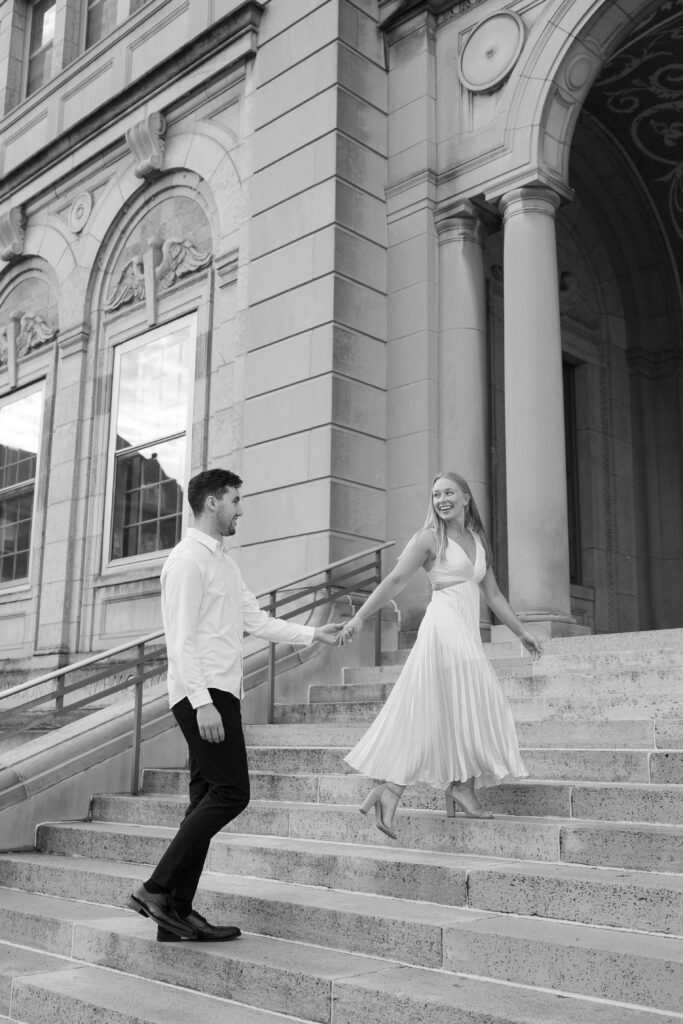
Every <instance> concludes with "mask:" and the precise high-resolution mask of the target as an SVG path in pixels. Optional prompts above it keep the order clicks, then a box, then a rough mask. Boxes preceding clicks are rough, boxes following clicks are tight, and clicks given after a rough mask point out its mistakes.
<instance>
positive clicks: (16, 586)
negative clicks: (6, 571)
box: [0, 379, 46, 597]
mask: <svg viewBox="0 0 683 1024" xmlns="http://www.w3.org/2000/svg"><path fill="white" fill-rule="evenodd" d="M32 394H40V396H41V402H40V416H39V420H38V451H37V453H36V471H35V474H34V476H33V505H32V508H31V538H30V543H29V551H28V564H27V566H26V575H25V576H22V577H21V578H20V579H16V580H8V581H7V582H5V583H3V582H2V580H0V596H2V597H4V596H5V595H6V594H14V593H17V592H19V591H24V590H30V588H31V579H32V570H33V557H34V550H35V530H36V527H37V526H40V523H38V522H37V519H38V517H37V514H36V512H37V500H38V487H39V484H40V474H41V468H42V459H43V450H44V447H45V444H44V441H45V439H44V437H43V427H44V424H45V396H46V390H45V380H44V379H42V380H39V381H35V382H34V383H32V384H28V385H26V387H21V388H17V389H16V390H15V391H11V392H9V393H8V394H5V395H0V408H5V407H6V406H8V405H11V404H12V403H14V402H20V401H22V399H24V398H28V396H29V395H32ZM14 489H15V488H14V487H7V488H2V489H0V496H2V495H3V494H4V493H7V492H11V491H12V490H14Z"/></svg>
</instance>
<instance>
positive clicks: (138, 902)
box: [127, 885, 199, 939]
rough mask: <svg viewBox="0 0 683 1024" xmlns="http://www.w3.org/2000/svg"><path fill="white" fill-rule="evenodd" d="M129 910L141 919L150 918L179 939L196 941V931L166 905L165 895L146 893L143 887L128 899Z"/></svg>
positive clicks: (166, 897)
mask: <svg viewBox="0 0 683 1024" xmlns="http://www.w3.org/2000/svg"><path fill="white" fill-rule="evenodd" d="M127 905H128V906H129V907H130V909H131V910H137V912H138V914H142V916H143V917H151V918H152V920H153V921H156V922H157V924H158V925H159V927H160V928H163V929H164V930H165V931H167V932H170V933H172V934H173V935H175V936H177V938H179V939H197V938H199V936H198V935H197V929H196V928H195V927H194V925H192V924H191V923H190V922H189V921H188V920H184V919H183V918H182V917H180V915H179V914H178V913H177V912H176V911H175V910H174V909H173V908H172V907H169V905H168V896H167V895H166V894H165V893H156V892H148V891H147V889H145V887H144V885H141V886H140V888H139V889H136V890H135V892H134V893H132V894H131V896H130V897H129V899H128V904H127Z"/></svg>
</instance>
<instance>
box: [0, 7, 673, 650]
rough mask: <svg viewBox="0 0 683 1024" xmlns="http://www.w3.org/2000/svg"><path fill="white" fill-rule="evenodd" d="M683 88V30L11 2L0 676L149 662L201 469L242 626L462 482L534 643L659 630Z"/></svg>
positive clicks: (411, 521)
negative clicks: (167, 569)
mask: <svg viewBox="0 0 683 1024" xmlns="http://www.w3.org/2000/svg"><path fill="white" fill-rule="evenodd" d="M682 68H683V0H667V2H661V0H458V2H453V0H450V2H444V0H2V2H1V3H0V658H1V659H5V660H8V661H9V660H12V659H24V660H25V659H32V663H33V664H41V665H45V666H46V667H47V666H51V665H53V664H57V663H58V662H60V661H61V660H64V659H66V658H72V657H74V655H75V654H76V653H78V652H86V651H90V650H102V649H106V648H107V647H111V646H113V645H115V644H117V643H119V642H121V641H122V640H125V639H128V638H131V637H134V636H136V635H138V634H141V633H145V632H148V631H150V630H152V629H155V628H156V627H157V626H158V625H159V603H158V591H159V572H160V567H161V564H162V562H163V559H164V557H165V555H166V553H167V551H168V549H169V548H170V547H172V546H173V544H174V543H175V542H176V540H177V539H178V537H179V536H180V535H181V533H182V531H183V529H184V528H185V526H186V525H187V523H188V520H189V511H188V509H187V506H186V500H185V483H186V481H187V478H188V477H189V476H190V475H191V474H192V473H195V472H197V471H199V470H200V469H202V468H205V467H207V466H217V465H225V466H229V467H232V468H234V469H236V470H237V471H238V472H239V473H240V474H241V475H242V476H243V478H244V480H245V487H244V493H245V499H246V500H245V511H246V515H245V517H244V519H243V520H242V522H241V524H240V532H239V538H238V541H239V548H240V551H239V557H240V560H241V563H242V565H243V568H244V571H245V574H246V576H247V578H248V580H249V583H250V584H251V586H252V587H253V589H255V590H259V589H261V588H264V587H266V586H267V585H270V584H278V583H280V582H283V581H285V580H287V579H290V578H292V577H296V576H298V575H300V574H302V573H303V572H305V571H308V570H312V569H315V568H316V567H318V566H323V565H325V564H326V563H327V562H329V561H331V560H333V559H335V558H339V557H343V556H344V555H346V554H348V553H350V552H352V551H355V550H360V549H362V548H364V547H367V546H370V545H371V544H372V543H374V542H375V541H379V540H384V539H385V538H389V539H392V540H396V541H397V542H398V544H399V545H401V544H402V543H404V542H405V541H406V540H407V539H408V538H409V537H410V536H411V534H412V533H413V532H414V531H415V530H416V529H417V528H418V527H419V526H420V525H421V523H422V522H423V520H424V515H425V511H426V505H427V497H428V493H429V488H430V485H431V481H432V478H433V475H434V473H435V472H436V471H437V470H438V469H440V468H454V469H456V470H458V471H459V472H461V473H462V474H463V475H464V476H466V477H467V478H468V479H469V481H470V483H471V485H472V488H473V491H474V493H475V496H476V497H477V500H478V503H479V504H480V507H481V508H482V511H483V513H484V516H485V518H486V521H487V523H488V525H489V528H490V532H491V537H492V542H493V547H494V554H495V559H496V568H497V573H498V577H499V579H500V581H501V583H502V585H503V586H504V588H506V589H508V590H509V593H510V597H511V601H512V603H513V606H514V607H515V608H516V609H517V610H518V612H519V613H520V614H521V615H523V616H524V617H525V618H527V619H528V620H529V621H530V622H531V623H532V625H533V628H534V629H536V630H537V631H538V632H540V633H542V634H544V635H563V634H566V633H572V632H575V631H577V630H579V629H586V628H589V629H592V630H596V631H602V632H606V631H625V630H638V629H645V628H658V627H667V626H681V625H683V586H682V585H681V578H682V576H683V451H682V448H683V403H682V397H681V389H682V381H683V376H682V366H683V364H682V362H681V355H682V351H681V349H682V345H683V340H682V339H683V332H682V329H681V328H682V312H681V311H682V306H683V304H682V299H681V296H682V291H681V278H680V270H679V268H680V266H681V262H682V261H681V255H683V158H682V154H683V130H682V128H681V121H682V119H683V113H682V108H683V88H682V87H681V81H682V75H681V70H682ZM425 597H426V594H425V591H424V586H423V584H422V583H420V582H418V581H416V582H415V584H414V585H412V587H411V588H410V589H409V590H408V591H407V592H406V593H405V594H404V595H403V598H402V609H403V612H404V622H406V623H407V624H410V623H412V622H415V621H417V619H418V618H419V616H420V613H421V610H422V608H423V606H424V601H425ZM495 635H496V634H495V632H494V636H495Z"/></svg>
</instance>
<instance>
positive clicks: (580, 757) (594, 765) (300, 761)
mask: <svg viewBox="0 0 683 1024" xmlns="http://www.w3.org/2000/svg"><path fill="white" fill-rule="evenodd" d="M347 753H348V748H338V747H336V748H335V747H251V748H250V749H249V767H250V769H251V771H254V772H269V773H272V774H278V775H280V774H283V775H284V774H293V775H299V774H307V773H308V774H331V775H337V774H349V773H351V772H352V769H351V768H350V766H349V765H347V763H346V762H345V761H344V755H345V754H347ZM521 754H522V758H523V759H524V763H525V765H526V768H527V771H528V772H529V775H530V777H531V778H533V779H536V780H540V779H545V780H562V781H564V780H573V781H590V782H650V781H651V780H652V781H653V782H654V781H656V782H661V783H664V782H666V783H674V784H675V783H677V782H679V781H680V782H683V753H682V754H681V756H680V757H677V755H676V754H675V753H671V752H666V751H655V752H650V751H648V750H635V749H629V750H619V749H613V750H596V749H592V748H584V749H581V748H568V749H560V748H552V747H551V748H541V747H536V748H522V749H521Z"/></svg>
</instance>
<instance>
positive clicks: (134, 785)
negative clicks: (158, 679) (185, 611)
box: [130, 643, 145, 796]
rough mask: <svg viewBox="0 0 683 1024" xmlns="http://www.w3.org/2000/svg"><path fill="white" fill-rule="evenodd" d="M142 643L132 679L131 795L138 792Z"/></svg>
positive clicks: (143, 647)
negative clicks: (133, 691)
mask: <svg viewBox="0 0 683 1024" xmlns="http://www.w3.org/2000/svg"><path fill="white" fill-rule="evenodd" d="M144 656H145V645H144V643H142V644H138V672H137V676H136V678H135V680H134V685H135V693H134V703H133V763H132V765H131V775H130V791H131V795H132V796H137V795H138V793H139V792H140V737H141V733H142V676H143V672H144V661H143V659H144Z"/></svg>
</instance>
